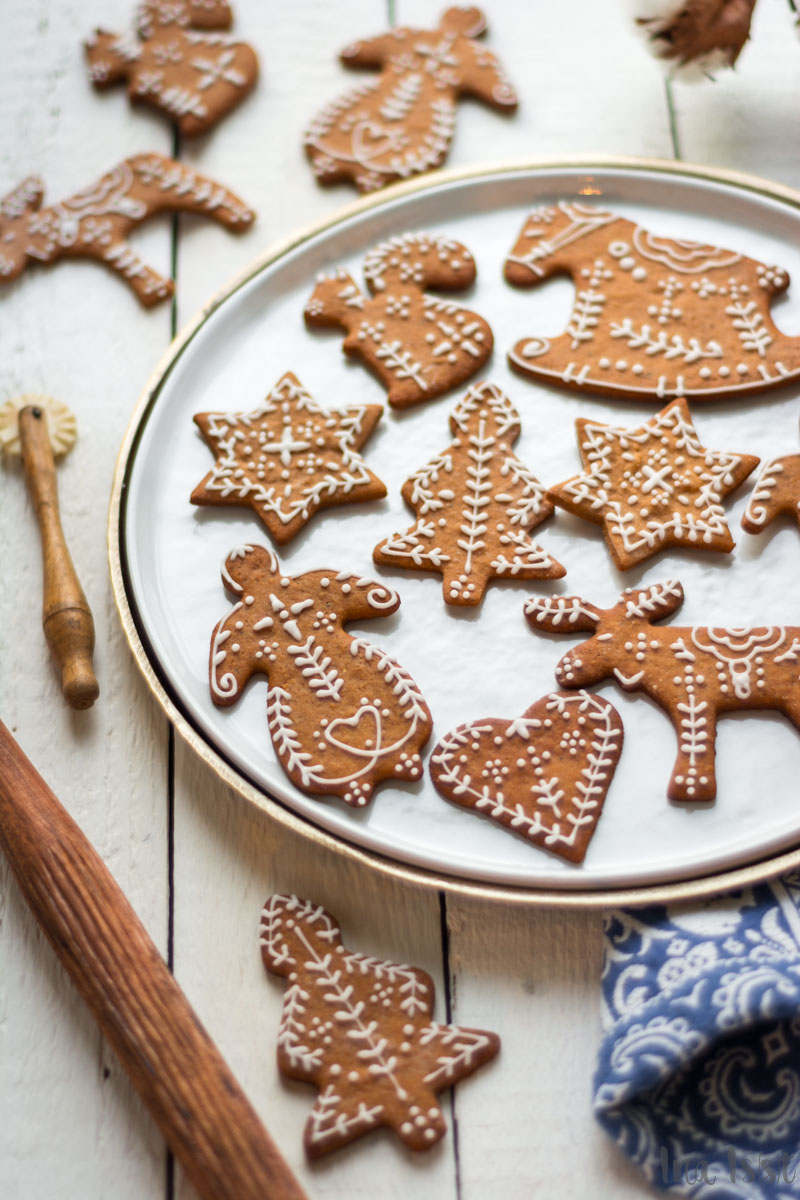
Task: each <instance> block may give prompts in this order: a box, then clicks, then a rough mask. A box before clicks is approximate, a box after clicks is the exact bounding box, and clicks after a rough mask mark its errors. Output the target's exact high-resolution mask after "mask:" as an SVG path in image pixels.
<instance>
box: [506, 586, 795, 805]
mask: <svg viewBox="0 0 800 1200" xmlns="http://www.w3.org/2000/svg"><path fill="white" fill-rule="evenodd" d="M682 603H683V588H682V587H681V585H680V584H679V583H676V582H673V581H671V580H670V581H669V582H667V583H656V584H652V585H651V586H650V587H641V588H629V589H628V590H627V591H625V592H623V593H622V595H621V596H620V598H619V600H618V601H617V603H616V604H615V605H614V606H613V607H612V608H607V609H603V608H597V607H596V606H595V605H594V604H591V603H590V602H589V601H587V600H583V599H581V598H580V597H579V596H556V597H547V598H545V597H536V598H531V599H530V600H528V601H527V602H526V604H525V615H526V617H527V619H528V622H529V624H530V625H531V627H532V628H533V629H545V630H547V631H548V632H549V633H583V632H587V633H591V635H592V636H591V637H590V638H589V639H588V640H587V641H584V642H581V644H580V645H579V646H576V647H575V649H574V650H570V652H569V653H568V654H565V655H564V657H563V658H562V659H561V661H560V662H559V664H558V666H557V667H556V680H557V681H558V684H559V687H563V688H584V687H591V686H592V684H595V683H600V682H601V681H602V680H604V679H612V678H613V679H614V680H615V681H616V682H617V683H618V684H619V685H620V687H621V688H622V689H623V690H624V691H626V692H643V693H644V694H645V695H646V696H649V697H650V699H651V700H653V701H654V703H655V704H657V705H658V706H659V708H663V710H664V711H665V713H666V714H667V716H668V717H669V719H670V721H671V722H672V724H673V726H674V728H675V732H676V734H677V736H678V756H677V758H676V760H675V767H674V769H673V772H672V778H671V779H670V782H669V787H668V789H667V795H668V796H669V798H670V800H676V801H680V802H696V801H710V800H713V799H714V797H715V796H716V794H717V783H716V777H715V771H714V766H715V757H716V736H717V718H718V717H719V716H720V715H721V714H723V713H726V712H744V711H747V710H748V709H774V710H775V711H777V712H782V713H783V714H784V715H785V716H786V717H788V718H789V720H790V721H791V722H792V724H793V725H795V726H796V728H797V729H798V731H800V671H799V670H798V668H799V666H800V627H798V626H771V627H765V626H760V627H756V628H753V629H747V628H744V627H738V626H737V627H735V628H731V629H724V628H720V627H706V626H697V625H696V626H679V625H669V626H667V627H666V628H665V629H659V628H658V627H657V626H655V625H654V622H655V621H661V620H663V619H664V618H665V617H668V616H670V615H671V614H672V613H674V612H675V611H676V609H678V608H680V606H681V604H682Z"/></svg>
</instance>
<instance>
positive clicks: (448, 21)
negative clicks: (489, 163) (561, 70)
mask: <svg viewBox="0 0 800 1200" xmlns="http://www.w3.org/2000/svg"><path fill="white" fill-rule="evenodd" d="M485 32H486V18H485V17H484V15H483V13H482V12H481V10H480V9H479V8H449V9H447V11H446V12H445V13H444V14H443V16H442V18H441V21H440V22H439V27H438V28H437V29H431V30H427V29H406V28H402V27H401V28H396V29H391V30H389V32H388V33H384V34H379V35H378V36H377V37H372V38H368V39H367V40H366V41H361V42H354V43H353V45H351V46H348V47H347V49H346V50H344V51H343V52H342V56H341V57H342V61H343V62H344V63H345V65H347V66H352V67H362V68H363V67H368V68H369V67H373V68H376V69H379V70H380V72H381V74H380V77H379V79H378V80H377V81H374V82H373V81H370V82H369V83H365V84H361V86H360V87H356V88H353V89H352V90H351V91H349V92H346V93H345V95H343V96H340V97H339V98H338V99H337V100H334V101H333V103H332V104H328V105H327V106H326V107H325V108H323V109H322V111H321V112H320V113H318V114H317V116H316V117H315V118H314V120H313V121H312V122H311V124H310V126H309V128H308V131H307V132H306V135H305V146H306V152H307V154H308V157H309V158H310V160H311V165H312V167H313V168H314V173H315V174H316V176H317V179H318V180H319V181H320V183H325V184H328V183H338V182H339V181H340V180H349V181H351V182H353V183H354V184H355V185H356V187H357V188H359V189H360V191H362V192H372V191H375V190H376V189H377V188H381V187H384V186H385V185H386V184H387V183H392V182H394V180H397V179H408V178H409V177H410V176H411V175H419V174H420V173H422V172H424V171H430V170H432V169H433V168H434V167H438V166H441V164H442V162H443V161H444V158H445V156H446V154H447V150H448V147H449V145H450V139H451V138H452V136H453V130H454V128H455V123H456V104H457V102H458V98H459V96H462V95H468V96H473V97H475V98H476V99H478V100H483V101H484V103H486V104H489V105H491V107H492V108H495V109H498V110H499V111H501V112H513V110H514V109H515V108H516V107H517V97H516V93H515V91H514V89H513V88H512V86H511V84H510V83H509V81H508V79H507V78H506V76H505V74H504V72H503V70H502V68H501V67H500V64H499V63H498V61H497V59H496V58H495V56H494V55H493V54H491V53H490V52H489V51H488V50H486V49H485V48H484V47H483V46H482V45H481V44H480V43H479V42H476V41H475V40H474V39H475V38H478V37H480V36H481V35H482V34H483V33H485Z"/></svg>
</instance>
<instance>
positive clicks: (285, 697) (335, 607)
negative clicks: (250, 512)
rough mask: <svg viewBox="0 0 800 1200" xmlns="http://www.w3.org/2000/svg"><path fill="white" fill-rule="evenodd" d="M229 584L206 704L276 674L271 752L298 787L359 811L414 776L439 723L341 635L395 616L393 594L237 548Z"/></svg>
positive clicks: (413, 691) (394, 669) (375, 654)
mask: <svg viewBox="0 0 800 1200" xmlns="http://www.w3.org/2000/svg"><path fill="white" fill-rule="evenodd" d="M222 579H223V582H224V584H225V586H226V587H227V588H228V590H229V591H230V592H232V593H233V594H234V595H235V596H236V597H237V600H236V603H235V605H234V606H233V609H232V610H231V611H230V612H229V613H228V615H227V616H225V617H223V618H222V620H221V621H220V622H219V623H218V625H217V626H216V628H215V629H214V632H213V634H212V637H211V658H210V668H209V670H210V682H211V699H212V700H213V701H214V703H215V704H217V705H219V706H220V707H228V706H229V705H231V704H234V703H235V702H236V701H237V700H238V699H239V696H240V695H241V693H242V690H243V689H244V686H245V684H246V683H247V682H248V680H249V679H250V677H251V675H254V674H255V673H256V672H258V671H261V672H263V673H264V674H265V675H268V676H269V684H270V687H269V694H268V696H267V722H268V724H269V731H270V734H271V735H272V744H273V746H274V748H275V753H276V755H277V758H278V762H279V763H280V765H281V766H282V767H283V769H284V771H285V772H286V774H287V775H288V776H289V778H290V779H291V781H292V783H293V784H294V785H295V787H297V788H299V789H300V790H301V791H303V792H307V793H308V794H309V795H311V796H341V798H342V799H343V800H344V801H345V802H346V803H347V804H351V805H353V806H354V807H356V808H362V807H363V806H364V805H365V804H368V803H369V801H370V799H371V798H372V792H373V789H374V788H375V785H376V784H378V783H380V781H381V780H383V779H390V778H391V779H419V778H420V776H421V775H422V762H421V760H420V754H419V752H420V750H421V749H422V747H423V746H424V745H425V743H426V742H427V740H428V738H429V737H430V732H431V725H432V722H431V714H430V712H429V710H428V706H427V704H426V703H425V701H424V699H423V697H422V695H421V693H420V690H419V688H418V687H417V685H416V684H415V683H414V681H413V679H412V678H411V677H410V675H408V674H407V673H406V672H405V671H404V670H403V668H402V667H401V666H400V665H399V663H396V662H395V661H394V659H392V658H390V657H389V655H388V654H386V653H385V652H384V651H383V650H381V649H379V647H377V646H373V645H371V644H370V643H369V642H367V641H365V640H364V638H360V637H352V636H351V635H350V634H349V633H345V631H344V628H343V626H344V623H345V622H346V621H357V620H360V619H361V620H363V619H366V618H370V617H388V616H390V615H391V614H392V613H393V612H396V611H397V609H398V607H399V605H400V598H399V596H398V595H397V594H396V592H392V591H390V590H389V588H387V587H384V586H383V584H381V583H376V582H375V581H374V580H371V579H360V578H359V577H358V576H355V575H348V573H347V572H346V571H340V572H338V573H337V572H335V571H307V572H306V573H305V574H303V575H297V576H295V577H294V578H292V577H290V576H289V575H286V574H284V572H283V571H282V570H281V569H280V566H279V565H278V561H277V559H276V558H275V556H274V554H273V553H272V552H271V551H270V550H267V549H266V548H265V547H263V546H239V547H237V549H235V550H233V551H232V552H231V554H229V555H228V558H227V559H226V561H225V566H224V567H223V572H222Z"/></svg>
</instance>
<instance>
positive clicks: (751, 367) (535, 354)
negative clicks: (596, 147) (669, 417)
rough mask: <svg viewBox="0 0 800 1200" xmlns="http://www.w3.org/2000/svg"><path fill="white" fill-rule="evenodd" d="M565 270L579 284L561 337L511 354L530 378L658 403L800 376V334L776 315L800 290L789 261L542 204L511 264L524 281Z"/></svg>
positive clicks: (514, 279) (524, 344)
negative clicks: (768, 261) (774, 305)
mask: <svg viewBox="0 0 800 1200" xmlns="http://www.w3.org/2000/svg"><path fill="white" fill-rule="evenodd" d="M553 275H569V276H571V277H572V279H573V281H574V283H575V288H576V296H575V301H574V305H573V309H572V315H571V317H570V321H569V324H568V325H567V329H566V332H565V333H563V334H561V335H559V336H558V337H555V338H546V337H525V338H522V339H521V340H519V341H518V342H517V343H516V345H515V346H514V348H513V350H511V352H510V353H509V356H508V357H509V361H510V363H511V365H512V366H513V367H515V368H516V369H517V370H518V371H520V372H522V374H524V375H529V376H531V377H532V378H534V379H537V380H541V381H543V382H546V383H551V384H555V385H557V386H559V387H567V388H573V389H582V390H583V391H587V392H600V393H602V394H604V395H609V396H619V397H621V396H625V397H628V398H630V399H632V400H643V401H647V402H649V401H652V400H654V399H656V398H662V397H670V396H688V397H690V398H692V399H696V400H719V399H722V398H724V397H727V396H736V395H741V394H742V393H745V392H757V391H762V390H763V389H765V388H771V387H778V386H780V385H782V384H784V383H788V382H789V381H790V380H792V379H796V378H797V377H798V375H800V338H798V337H786V336H785V335H784V334H783V333H781V331H780V330H779V329H778V328H777V327H776V326H775V325H774V323H773V321H772V318H771V316H770V305H771V302H772V299H773V297H775V296H777V295H778V294H779V293H781V292H784V291H785V290H786V288H787V287H788V286H789V276H788V274H787V272H786V271H784V270H783V268H782V267H767V266H765V265H764V264H763V263H760V262H757V261H756V260H755V259H752V258H747V257H745V255H743V254H740V253H738V252H737V251H735V250H725V249H721V248H720V247H718V246H710V245H706V244H703V243H699V242H689V241H682V240H679V239H676V238H670V237H664V236H662V235H661V234H658V233H652V232H650V231H648V230H647V229H644V228H642V226H641V225H637V224H636V223H635V222H634V221H629V220H627V219H626V218H625V217H620V216H618V215H617V214H616V213H613V212H610V211H608V210H607V209H602V208H597V207H594V206H592V205H589V204H583V203H579V202H577V201H566V200H562V201H561V202H560V203H558V204H555V205H542V206H540V207H539V208H536V209H534V211H533V212H532V213H531V214H530V216H529V217H528V219H527V220H526V222H525V224H524V225H523V227H522V231H521V233H520V235H519V237H518V238H517V240H516V242H515V244H514V246H513V248H512V250H511V253H510V254H509V256H508V258H507V259H506V262H505V277H506V279H507V280H508V282H509V283H512V284H514V285H515V286H517V287H535V286H536V285H537V284H538V283H540V282H541V281H542V280H544V279H549V278H550V277H551V276H553Z"/></svg>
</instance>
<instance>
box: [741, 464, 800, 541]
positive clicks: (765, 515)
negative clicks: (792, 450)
mask: <svg viewBox="0 0 800 1200" xmlns="http://www.w3.org/2000/svg"><path fill="white" fill-rule="evenodd" d="M782 513H789V514H790V515H791V516H793V517H794V519H795V520H796V521H797V523H798V525H800V454H789V455H786V456H785V457H784V458H773V459H771V460H770V461H769V462H768V463H766V464H765V466H764V467H763V468H762V470H761V474H760V475H759V477H758V479H757V480H756V485H755V487H754V488H753V491H752V493H751V495H750V499H749V501H748V502H747V508H746V510H745V514H744V516H743V517H742V529H746V530H747V532H748V533H761V532H762V530H764V529H766V528H767V526H768V525H771V524H772V522H773V521H774V520H775V518H776V517H778V516H780V515H781V514H782Z"/></svg>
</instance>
